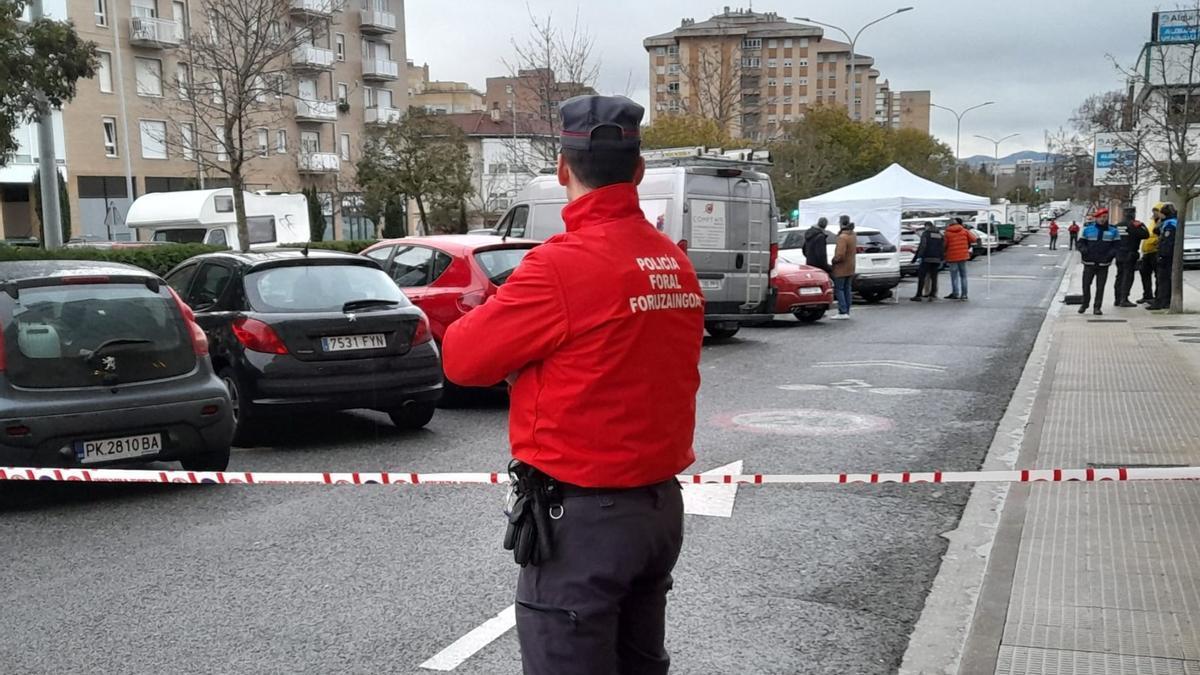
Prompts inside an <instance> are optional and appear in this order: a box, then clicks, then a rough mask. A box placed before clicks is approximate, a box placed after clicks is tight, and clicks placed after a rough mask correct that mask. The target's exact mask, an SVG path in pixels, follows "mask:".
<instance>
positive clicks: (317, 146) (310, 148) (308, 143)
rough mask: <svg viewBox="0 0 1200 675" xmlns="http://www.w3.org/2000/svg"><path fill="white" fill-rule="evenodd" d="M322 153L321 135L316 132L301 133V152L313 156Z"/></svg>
mask: <svg viewBox="0 0 1200 675" xmlns="http://www.w3.org/2000/svg"><path fill="white" fill-rule="evenodd" d="M320 151H321V134H319V133H317V132H315V131H301V132H300V152H301V153H303V154H306V155H311V154H312V153H314V152H320Z"/></svg>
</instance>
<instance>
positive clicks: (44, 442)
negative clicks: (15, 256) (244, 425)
mask: <svg viewBox="0 0 1200 675" xmlns="http://www.w3.org/2000/svg"><path fill="white" fill-rule="evenodd" d="M232 437H233V414H232V406H231V404H230V400H229V395H228V393H227V392H226V390H225V387H224V386H222V383H221V381H220V380H219V379H217V377H216V375H215V373H214V372H213V369H212V365H211V363H210V362H209V358H208V342H207V340H206V338H205V336H204V332H203V331H202V330H201V329H200V327H199V326H197V325H196V323H195V321H194V320H193V318H192V311H191V310H190V309H188V307H187V306H186V305H184V304H183V302H182V301H181V300H180V299H179V297H178V296H177V295H175V293H174V292H173V291H172V290H171V289H170V288H169V287H168V286H167V285H166V284H165V283H163V280H162V279H160V278H158V277H157V276H155V275H153V274H151V273H149V272H147V271H145V270H142V269H139V268H137V267H131V266H128V265H119V264H113V263H98V262H86V261H66V260H62V261H41V262H0V464H4V465H8V466H39V467H79V466H83V467H89V466H112V465H122V464H130V463H141V462H146V461H151V460H164V461H173V460H178V461H180V462H182V464H183V467H184V468H185V469H188V470H194V471H223V470H224V469H225V468H226V467H227V466H228V464H229V444H230V441H231V440H232Z"/></svg>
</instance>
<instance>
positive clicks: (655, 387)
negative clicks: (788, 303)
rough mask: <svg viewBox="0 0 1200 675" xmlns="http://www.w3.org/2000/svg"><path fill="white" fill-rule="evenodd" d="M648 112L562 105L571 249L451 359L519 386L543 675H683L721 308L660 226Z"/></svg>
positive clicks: (516, 453)
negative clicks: (704, 383) (694, 515)
mask: <svg viewBox="0 0 1200 675" xmlns="http://www.w3.org/2000/svg"><path fill="white" fill-rule="evenodd" d="M642 113H643V111H642V108H641V107H640V106H639V105H637V104H636V103H634V102H633V101H630V100H629V99H627V98H624V97H608V96H580V97H577V98H573V99H571V100H569V101H566V102H564V103H563V104H562V105H561V106H560V115H561V120H562V151H561V155H560V156H559V159H558V180H559V182H560V183H561V184H562V185H564V186H565V187H566V190H567V199H568V201H569V202H570V203H569V204H568V205H567V207H566V208H565V209H563V212H562V217H563V221H564V222H565V224H566V232H564V233H563V234H560V235H557V236H555V237H552V238H550V239H548V240H547V241H546V242H545V243H543V244H542V245H541V246H538V247H537V248H535V249H533V250H532V251H530V253H529V254H528V255H527V256H526V257H525V259H524V260H523V261H522V263H521V265H520V266H519V267H518V268H517V270H516V271H515V272H514V273H513V275H512V276H511V277H510V278H509V280H508V281H507V282H506V283H505V284H504V285H503V286H502V287H501V288H500V290H499V291H498V292H497V294H496V295H495V296H494V297H493V298H491V299H490V300H489V301H488V302H486V303H485V304H484V305H482V306H481V307H479V308H477V309H475V310H474V311H472V312H471V313H470V314H467V315H466V316H465V317H463V318H462V319H460V320H459V321H457V322H455V323H454V324H453V325H452V326H451V327H450V329H449V330H448V331H447V333H446V337H445V340H444V344H443V347H444V367H445V371H446V377H447V378H449V379H450V380H451V381H454V382H457V383H458V384H461V385H465V386H486V385H491V384H494V383H496V382H499V381H501V380H504V379H508V381H509V382H510V383H512V390H511V409H510V411H509V440H510V442H511V444H512V454H513V457H514V464H513V465H511V466H510V474H511V475H512V477H513V479H514V484H515V486H516V493H515V495H511V496H510V503H509V508H508V512H509V514H510V515H509V532H508V533H507V534H506V537H505V540H506V541H505V546H506V548H511V549H512V550H513V551H514V556H515V558H516V560H517V562H518V563H521V565H522V567H521V571H520V577H519V579H518V582H517V634H518V638H519V641H520V645H521V658H522V661H523V663H524V668H525V672H526V673H528V674H531V675H543V674H544V675H550V674H553V675H573V674H596V675H602V674H603V675H609V674H614V673H638V674H653V673H666V672H667V670H668V668H669V665H670V659H669V657H668V655H667V652H666V650H665V648H664V622H665V611H666V596H667V592H668V591H669V590H670V589H671V584H672V580H671V570H672V569H673V568H674V566H675V561H676V559H677V558H678V556H679V551H680V548H681V546H682V543H683V500H682V494H681V491H680V487H679V484H678V483H677V482H676V480H675V478H674V476H675V475H676V474H678V473H679V472H680V471H682V470H683V469H685V468H686V467H687V466H688V465H690V464H691V463H692V461H693V460H694V455H693V453H692V435H693V432H694V428H695V415H696V392H697V390H698V389H699V386H700V372H699V362H700V348H701V342H702V335H703V332H704V308H703V305H704V296H703V294H702V292H701V290H700V284H699V281H698V280H697V278H696V273H695V270H694V269H693V268H692V264H691V262H690V261H689V260H688V257H687V255H686V253H684V252H683V251H682V250H681V249H680V248H679V247H678V246H677V245H676V244H675V243H673V242H672V241H671V240H670V239H668V238H667V237H666V236H665V235H663V234H662V233H661V232H658V231H657V230H656V229H655V227H654V226H653V225H651V224H650V223H649V222H647V221H646V218H645V216H644V215H643V214H642V211H641V207H640V205H639V202H638V192H637V185H638V183H639V182H640V181H641V179H642V175H643V173H644V171H645V164H644V163H643V161H642V158H641V154H640V146H641V139H640V136H639V130H640V125H641V121H642Z"/></svg>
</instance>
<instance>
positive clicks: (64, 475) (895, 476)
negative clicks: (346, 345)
mask: <svg viewBox="0 0 1200 675" xmlns="http://www.w3.org/2000/svg"><path fill="white" fill-rule="evenodd" d="M677 478H678V480H679V482H680V483H682V484H684V485H707V484H737V485H787V484H808V485H838V484H842V485H845V484H857V483H1036V482H1067V481H1085V482H1086V481H1105V480H1111V481H1129V480H1197V479H1200V466H1187V467H1163V468H1128V469H1025V470H1018V471H933V472H913V473H908V472H905V473H842V474H837V473H832V474H761V473H757V474H738V475H734V474H686V475H681V476H677ZM28 480H42V481H64V482H85V483H185V484H197V485H198V484H256V485H272V484H274V485H279V484H318V485H419V484H423V483H433V484H442V485H445V484H477V483H482V484H492V485H495V484H500V483H507V482H508V474H507V473H497V472H493V473H405V472H361V471H355V472H352V473H335V472H325V473H277V472H260V471H156V470H153V469H26V468H7V467H0V481H28Z"/></svg>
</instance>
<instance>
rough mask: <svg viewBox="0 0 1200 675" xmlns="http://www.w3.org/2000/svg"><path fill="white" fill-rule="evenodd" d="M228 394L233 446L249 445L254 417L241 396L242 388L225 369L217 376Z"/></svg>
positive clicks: (235, 377) (229, 371) (252, 437)
mask: <svg viewBox="0 0 1200 675" xmlns="http://www.w3.org/2000/svg"><path fill="white" fill-rule="evenodd" d="M217 376H218V377H220V378H221V383H222V384H224V385H225V389H226V390H227V391H228V392H229V404H230V405H229V410H230V412H231V413H232V415H233V444H234V445H236V446H239V447H246V446H248V445H251V444H252V443H253V440H254V433H253V431H254V424H255V422H254V415H253V412H252V411H251V410H250V403H249V401H246V400H245V399H244V397H243V396H242V386H241V384H240V383H239V382H238V378H237V375H235V374H234V372H233V370H232V369H230V368H225V369H223V370H221V372H220V373H219V374H218V375H217Z"/></svg>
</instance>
